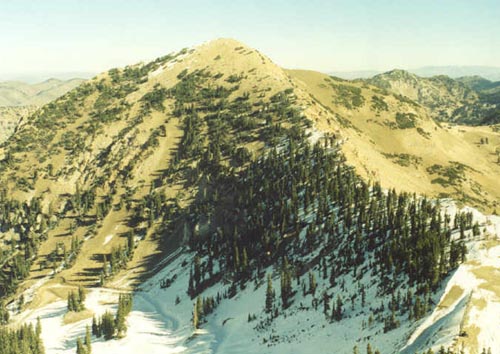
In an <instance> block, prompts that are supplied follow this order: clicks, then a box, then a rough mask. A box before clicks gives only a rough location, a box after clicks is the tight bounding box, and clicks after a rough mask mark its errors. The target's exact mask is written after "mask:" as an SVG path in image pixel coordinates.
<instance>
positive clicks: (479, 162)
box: [289, 70, 500, 212]
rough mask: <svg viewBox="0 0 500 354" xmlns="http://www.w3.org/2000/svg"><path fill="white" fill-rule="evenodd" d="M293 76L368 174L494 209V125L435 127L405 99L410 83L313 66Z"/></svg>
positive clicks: (323, 125) (497, 168) (320, 121)
mask: <svg viewBox="0 0 500 354" xmlns="http://www.w3.org/2000/svg"><path fill="white" fill-rule="evenodd" d="M289 74H290V75H291V76H292V77H293V78H295V79H297V80H298V82H299V83H300V85H299V87H302V88H303V90H305V91H307V92H309V93H310V94H311V95H312V97H313V99H314V100H315V101H316V102H317V104H318V105H321V106H322V107H324V108H325V109H326V110H328V111H330V116H329V115H328V114H323V115H320V116H316V117H314V119H315V120H316V122H317V123H316V126H317V127H318V129H320V130H322V131H325V132H332V133H336V134H338V135H339V136H340V137H342V138H343V139H345V140H346V143H345V144H344V145H343V151H344V153H345V154H346V157H347V160H348V161H349V163H351V164H353V165H354V166H355V167H356V170H357V172H358V173H359V174H361V175H362V176H364V177H365V178H366V179H371V180H376V181H380V182H381V184H382V186H384V187H385V188H397V189H400V190H406V191H409V192H417V193H421V194H425V195H429V196H433V197H452V198H453V199H455V200H457V201H460V202H461V203H463V204H464V205H473V206H476V207H478V208H481V209H483V210H485V211H489V212H492V211H494V210H495V209H497V207H498V204H497V203H498V200H499V198H500V191H499V188H498V182H497V180H496V176H497V175H498V174H499V173H500V165H499V164H498V153H497V149H499V148H500V135H499V133H498V131H497V130H496V128H495V127H494V126H492V127H466V126H447V125H444V124H442V125H438V124H436V123H435V122H434V121H433V120H432V119H431V117H429V115H428V113H427V109H426V107H424V106H421V105H419V104H418V103H416V102H415V101H413V100H410V99H408V98H407V96H412V95H417V94H418V93H417V92H416V91H412V89H411V87H413V86H411V85H410V86H408V91H407V92H406V96H403V95H399V94H392V93H390V92H388V91H384V90H381V89H379V88H378V87H373V86H369V85H367V84H365V83H362V82H350V81H340V80H338V79H334V78H331V77H329V76H327V75H324V74H320V73H316V72H310V71H300V70H292V71H289ZM413 79H415V77H414V76H412V75H409V76H408V80H413ZM415 80H416V79H415ZM412 97H415V96H412ZM331 115H333V116H334V117H335V118H332V117H331ZM486 139H487V141H488V144H486V143H485V142H486Z"/></svg>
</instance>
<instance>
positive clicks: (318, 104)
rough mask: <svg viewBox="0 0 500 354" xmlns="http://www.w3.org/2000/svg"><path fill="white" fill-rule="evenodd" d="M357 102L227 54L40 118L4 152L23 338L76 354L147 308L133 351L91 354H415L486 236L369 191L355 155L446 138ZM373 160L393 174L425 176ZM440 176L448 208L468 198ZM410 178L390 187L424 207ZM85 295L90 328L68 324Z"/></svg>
mask: <svg viewBox="0 0 500 354" xmlns="http://www.w3.org/2000/svg"><path fill="white" fill-rule="evenodd" d="M310 80H312V81H310ZM314 80H316V81H314ZM359 85H360V84H359V83H348V82H342V81H339V80H335V79H331V78H328V77H325V76H322V75H321V74H317V73H310V72H285V71H284V70H282V69H281V68H279V67H278V66H276V65H275V64H273V63H272V62H271V61H270V60H269V59H267V58H266V57H264V56H263V55H261V54H260V53H259V52H258V51H256V50H254V49H251V48H248V47H246V46H245V45H243V44H241V43H239V42H237V41H234V40H229V39H221V40H216V41H212V42H209V43H206V44H204V45H201V46H199V47H196V48H193V49H185V50H182V51H181V52H179V53H175V54H171V55H167V56H165V57H162V58H158V59H157V60H155V61H153V62H151V63H147V64H138V65H134V66H129V67H126V68H123V69H113V70H110V71H109V72H107V73H103V74H101V75H99V76H97V77H96V78H95V79H93V80H91V81H89V82H86V83H84V84H83V85H81V86H79V87H78V88H77V89H75V90H73V91H71V92H69V93H67V94H66V95H64V96H62V97H61V98H59V99H57V100H56V101H54V102H52V103H50V104H48V105H46V106H44V107H43V108H41V109H40V110H38V111H37V112H36V113H35V114H34V115H32V116H31V117H30V119H29V120H28V121H27V122H26V124H24V125H22V126H21V127H20V128H19V130H18V132H17V133H16V134H15V135H14V136H13V137H12V138H11V139H10V140H9V141H7V143H6V144H4V145H3V147H2V150H1V155H2V160H1V163H0V168H1V172H2V173H1V174H0V181H1V183H2V186H3V187H4V188H5V192H3V193H1V194H0V197H1V201H2V203H0V207H1V210H0V211H1V212H0V222H1V226H2V234H1V242H0V248H1V250H2V252H1V253H0V256H1V260H2V270H1V271H0V280H1V281H0V295H2V296H3V297H4V298H6V299H7V301H8V305H7V308H8V310H9V312H10V314H11V315H13V319H12V325H16V324H19V323H22V322H24V321H35V319H36V318H37V317H41V322H42V323H43V330H42V331H43V337H44V338H45V342H46V347H47V349H48V353H60V352H64V353H66V352H67V353H69V352H74V350H75V345H76V340H77V338H79V337H81V336H82V335H84V333H85V326H86V325H90V324H91V317H92V316H94V315H102V314H103V313H104V311H105V310H107V309H113V311H114V310H115V309H116V301H117V299H116V298H117V294H118V293H121V292H127V291H132V290H135V291H136V292H135V297H134V303H135V307H134V308H133V309H132V310H133V311H132V312H131V313H130V315H129V320H128V327H129V332H128V334H127V336H126V337H125V338H120V337H121V335H123V333H122V332H118V333H117V335H116V336H115V337H118V338H114V339H111V340H104V339H103V338H102V337H97V336H94V337H93V338H92V341H93V346H94V348H93V349H94V351H93V352H94V353H105V352H117V351H119V350H123V348H124V347H125V348H126V350H132V349H137V348H141V350H149V351H150V352H164V351H167V352H169V351H170V352H180V351H186V352H188V353H189V352H192V353H200V352H207V353H238V352H245V353H249V352H250V353H251V352H256V353H257V352H259V353H262V352H268V353H280V352H288V351H291V352H293V351H296V352H301V353H308V352H324V351H327V350H330V349H332V348H334V349H335V350H336V352H339V353H350V352H352V351H353V347H354V346H358V347H359V348H363V349H364V347H366V346H367V345H368V344H370V345H373V347H374V348H378V349H380V350H381V351H382V352H383V353H393V352H397V351H398V350H400V349H401V348H403V347H404V346H405V345H406V344H408V338H410V337H411V335H412V334H414V333H415V332H414V331H415V330H416V329H418V328H420V327H421V326H422V325H423V324H424V323H425V319H426V318H427V316H429V315H431V314H432V311H433V305H434V304H435V303H437V301H439V299H440V298H441V297H442V296H443V294H444V293H445V292H446V290H445V285H446V282H447V281H448V280H449V279H450V276H452V275H453V272H454V271H455V270H456V269H457V268H458V267H459V266H460V264H461V263H463V262H464V261H465V255H466V245H467V244H468V243H474V242H479V241H480V238H481V237H486V236H487V235H489V231H488V230H485V231H484V232H483V231H482V230H481V228H482V227H483V226H484V227H486V225H485V222H484V221H481V224H476V223H475V221H474V219H473V214H472V213H470V212H468V211H466V212H464V213H461V212H453V213H451V214H450V213H446V212H445V211H444V210H443V209H442V207H441V205H440V204H439V202H437V201H433V200H428V199H426V198H424V197H419V196H416V195H412V194H409V193H400V192H396V191H393V190H391V191H387V190H385V189H383V188H382V187H381V185H380V184H379V183H376V182H375V183H372V182H369V179H370V178H366V179H364V180H363V179H361V178H360V177H359V176H358V174H356V171H355V170H354V169H353V168H352V166H351V165H349V164H353V165H354V166H355V167H356V168H357V170H358V171H360V172H362V173H363V174H365V176H367V175H368V173H367V171H370V170H369V169H363V168H364V167H363V166H364V165H362V163H365V161H364V159H366V157H361V158H360V157H359V156H357V153H356V150H355V149H358V147H354V146H353V144H360V145H359V146H360V149H361V148H363V150H360V151H361V152H362V153H361V154H359V155H362V156H365V155H364V154H367V153H369V151H370V150H369V148H368V147H371V148H373V146H375V145H376V144H380V145H381V146H384V147H388V146H393V145H391V144H393V142H387V140H388V138H387V134H388V132H390V133H391V139H392V140H393V141H396V142H401V143H402V142H406V141H408V140H411V139H413V141H414V142H415V143H422V144H425V143H426V142H427V141H429V140H431V139H432V138H433V134H434V132H435V131H437V130H439V129H441V130H442V128H440V127H438V126H437V125H436V124H435V123H434V122H433V120H432V119H430V118H429V117H428V116H427V114H426V112H427V111H426V109H425V108H424V107H422V106H420V105H418V104H416V103H415V102H413V101H411V100H408V99H407V98H405V97H403V96H396V95H392V94H385V93H383V92H382V91H381V90H380V89H378V88H375V87H370V86H367V85H366V86H361V87H360V86H359ZM368 114H370V115H373V118H369V119H368V120H367V119H366V117H367V115H368ZM443 131H444V130H443ZM373 132H375V133H373ZM372 133H373V136H371V135H369V134H372ZM446 134H448V133H446ZM443 136H447V135H445V134H444V133H443ZM450 136H451V134H450ZM367 137H368V138H367ZM375 139H377V140H375ZM453 139H455V140H453ZM494 139H495V134H494V133H492V134H491V139H490V140H491V144H493V143H496V142H495V141H493V140H494ZM384 141H385V143H384ZM363 142H364V143H363ZM448 143H450V144H451V146H453V147H455V146H459V139H458V138H451V137H450V138H449V141H448ZM363 144H365V145H363ZM384 144H386V145H384ZM449 148H450V147H447V149H449ZM469 148H470V147H469V146H468V145H467V147H466V149H469ZM340 149H344V151H345V154H343V153H342V152H341V151H340ZM443 150H446V149H445V148H444V147H443ZM377 154H378V153H377ZM377 154H374V155H373V156H375V157H377V158H379V160H378V161H376V162H379V163H381V164H380V165H379V166H384V167H387V168H389V167H392V165H393V164H394V163H393V162H391V161H389V160H396V159H397V160H398V161H399V160H401V161H403V163H407V161H409V163H410V164H417V165H418V164H419V163H420V160H418V159H414V158H413V157H412V156H410V155H403V156H400V155H399V151H396V152H393V154H398V155H396V158H394V156H392V155H391V156H389V155H388V156H384V158H383V159H382V157H380V156H383V155H382V154H378V155H377ZM386 154H388V153H386ZM346 158H347V161H348V163H349V164H347V163H346ZM382 161H385V165H384V164H383V162H382ZM387 161H389V162H387ZM435 165H436V164H435ZM451 165H452V166H453V167H455V165H456V164H454V163H451ZM432 166H434V165H432ZM432 166H431V167H432ZM460 166H461V165H460ZM394 170H396V169H394ZM467 171H468V170H467ZM428 173H429V174H432V173H434V174H438V175H439V174H440V173H443V174H444V177H443V178H445V177H446V178H448V179H447V180H446V183H451V184H452V186H453V188H457V189H456V190H454V189H453V188H450V189H451V191H452V192H453V191H454V192H453V193H458V190H459V188H458V186H457V185H455V183H458V182H460V183H461V184H460V188H463V190H465V191H467V188H469V184H470V183H471V181H470V180H466V181H462V179H460V180H459V181H456V180H455V175H451V176H450V175H448V174H447V169H445V171H444V172H443V171H442V169H440V168H439V167H433V169H431V171H430V172H428ZM477 174H478V175H479V172H477ZM406 175H409V174H408V173H407V172H406V171H404V169H403V170H402V172H401V174H400V178H401V180H399V181H398V180H394V179H391V178H392V177H391V174H390V173H389V172H387V174H384V175H382V176H383V178H380V180H381V181H383V183H384V184H388V183H389V182H391V183H394V184H395V185H396V183H397V184H401V185H403V186H405V187H407V188H399V187H400V186H399V185H398V189H406V190H407V191H411V192H414V191H415V190H418V189H417V186H418V179H413V180H412V181H411V183H413V184H414V185H411V184H407V185H405V184H404V183H403V180H404V179H403V178H404V176H406ZM401 176H402V177H401ZM372 177H373V176H372ZM473 177H474V178H475V177H476V176H473ZM468 178H472V177H470V175H468ZM372 179H373V178H372ZM388 181H389V182H388ZM485 181H486V182H487V181H489V180H488V179H485ZM462 182H463V183H462ZM486 182H484V185H485V186H486V185H487V183H486ZM491 183H492V185H493V186H494V185H495V184H494V182H491ZM484 188H486V187H484ZM492 189H494V188H493V187H492ZM418 191H419V190H418ZM488 192H489V190H488ZM484 198H485V200H486V202H489V199H487V198H486V197H484ZM481 202H482V200H481ZM491 237H493V235H492V236H491ZM146 279H148V280H147V281H145V280H146ZM273 284H274V285H273ZM278 284H279V286H278ZM82 285H83V286H85V287H86V288H87V289H88V290H87V291H88V294H87V297H86V300H84V301H83V303H84V304H85V306H86V310H85V311H78V312H76V311H71V312H67V311H66V308H65V307H66V306H65V305H67V306H69V305H70V304H71V301H69V300H67V298H68V299H70V297H69V296H68V294H69V293H70V292H71V291H76V289H77V287H78V286H82ZM278 288H279V292H278ZM275 289H276V290H275ZM79 296H80V295H79ZM72 299H73V302H74V301H75V300H74V297H72ZM73 305H74V304H73ZM69 307H70V306H69ZM4 312H5V311H4V310H3V306H0V314H2V313H4ZM0 317H2V316H0ZM122 319H123V318H122ZM118 322H119V321H118V314H117V317H116V323H118ZM193 327H194V328H193ZM424 330H425V329H424ZM141 342H145V343H146V344H142V345H141ZM418 342H419V341H418ZM419 343H420V342H419ZM488 343H490V342H487V341H483V340H482V339H481V340H480V341H479V342H478V343H477V344H474V345H473V347H474V350H477V349H478V348H480V347H481V346H483V345H485V344H488ZM435 344H436V343H435V342H430V343H426V344H425V346H426V348H427V347H431V346H433V345H435ZM447 345H448V343H447ZM118 348H120V349H118Z"/></svg>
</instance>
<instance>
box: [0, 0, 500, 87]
mask: <svg viewBox="0 0 500 354" xmlns="http://www.w3.org/2000/svg"><path fill="white" fill-rule="evenodd" d="M499 19H500V1H499V0H476V1H472V0H466V1H465V0H432V1H431V0H413V1H407V0H398V1H396V0H357V1H356V0H348V1H344V0H339V1H337V0H328V1H327V0H286V1H285V0H265V1H263V0H262V1H251V0H246V1H240V0H211V1H208V0H175V1H171V0H142V1H140V0H136V1H131V0H120V1H117V0H85V1H84V0H43V1H40V0H38V1H37V0H31V1H30V0H0V79H2V78H12V77H16V76H22V75H34V74H37V75H41V76H43V75H44V74H47V75H48V74H49V73H50V74H52V75H53V74H54V73H61V75H62V73H69V72H71V73H82V75H84V73H98V72H101V71H104V70H107V69H109V68H112V67H120V66H125V65H127V64H134V63H136V62H139V61H147V60H151V59H154V58H156V57H158V56H162V55H165V54H168V53H170V52H172V51H177V50H179V49H182V48H184V47H191V46H193V45H197V44H201V43H203V42H205V41H208V40H211V39H214V38H220V37H231V38H234V39H237V40H239V41H241V42H243V43H245V44H247V45H249V46H251V47H254V48H257V49H258V50H259V51H261V52H262V53H264V54H266V55H267V56H269V57H270V58H271V59H272V60H273V61H274V62H276V63H277V64H279V65H281V66H283V67H286V68H304V69H313V70H318V71H324V72H329V71H354V70H390V69H393V68H403V69H412V68H418V67H421V66H444V65H461V66H463V65H481V66H498V67H500V20H499Z"/></svg>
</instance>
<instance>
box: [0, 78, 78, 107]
mask: <svg viewBox="0 0 500 354" xmlns="http://www.w3.org/2000/svg"><path fill="white" fill-rule="evenodd" d="M84 81H85V80H83V79H71V80H58V79H49V80H46V81H43V82H40V83H37V84H27V83H24V82H18V81H6V82H0V107H9V106H41V105H43V104H45V103H47V102H50V101H52V100H54V99H56V98H58V97H60V96H62V95H63V94H65V93H66V92H68V91H70V90H72V89H73V88H75V87H77V86H79V85H80V84H81V83H82V82H84Z"/></svg>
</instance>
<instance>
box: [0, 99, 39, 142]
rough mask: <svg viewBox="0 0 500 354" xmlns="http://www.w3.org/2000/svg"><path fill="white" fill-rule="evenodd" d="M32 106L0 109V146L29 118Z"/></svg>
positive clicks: (33, 109) (32, 109) (33, 108)
mask: <svg viewBox="0 0 500 354" xmlns="http://www.w3.org/2000/svg"><path fill="white" fill-rule="evenodd" d="M35 109H36V108H35V107H34V106H21V107H0V144H1V143H3V142H4V141H5V140H7V139H8V138H9V137H10V136H11V135H12V133H14V131H15V130H16V128H17V126H18V125H19V124H20V123H21V122H22V121H23V119H25V118H27V117H29V116H30V115H31V114H32V113H33V112H34V111H35Z"/></svg>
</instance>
